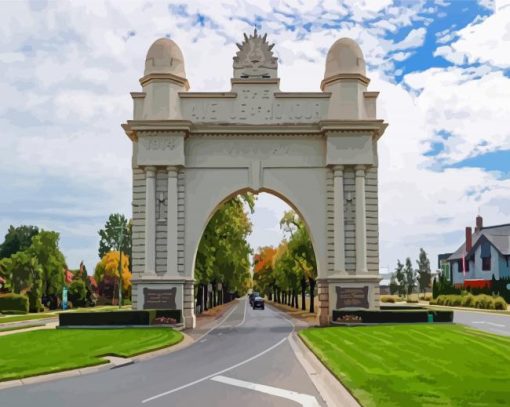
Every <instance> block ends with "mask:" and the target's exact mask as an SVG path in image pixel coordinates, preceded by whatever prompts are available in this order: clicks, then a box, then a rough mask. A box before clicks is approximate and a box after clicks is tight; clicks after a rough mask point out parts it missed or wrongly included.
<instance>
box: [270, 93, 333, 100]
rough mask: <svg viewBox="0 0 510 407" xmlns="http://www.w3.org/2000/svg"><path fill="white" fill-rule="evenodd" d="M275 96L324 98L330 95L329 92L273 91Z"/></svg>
mask: <svg viewBox="0 0 510 407" xmlns="http://www.w3.org/2000/svg"><path fill="white" fill-rule="evenodd" d="M273 95H274V97H275V98H299V99H302V98H325V99H328V98H330V97H331V92H274V93H273Z"/></svg>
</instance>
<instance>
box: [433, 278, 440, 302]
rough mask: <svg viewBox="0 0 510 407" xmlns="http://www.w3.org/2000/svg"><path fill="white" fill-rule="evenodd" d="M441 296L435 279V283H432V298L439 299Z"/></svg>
mask: <svg viewBox="0 0 510 407" xmlns="http://www.w3.org/2000/svg"><path fill="white" fill-rule="evenodd" d="M438 295H439V290H438V286H437V279H436V278H434V281H433V282H432V298H437V296H438Z"/></svg>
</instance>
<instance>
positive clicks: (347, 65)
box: [324, 38, 366, 79]
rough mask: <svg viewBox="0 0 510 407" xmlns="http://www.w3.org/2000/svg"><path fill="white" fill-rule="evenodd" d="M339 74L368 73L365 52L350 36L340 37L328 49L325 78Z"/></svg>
mask: <svg viewBox="0 0 510 407" xmlns="http://www.w3.org/2000/svg"><path fill="white" fill-rule="evenodd" d="M338 74H360V75H363V76H365V75H366V70H365V59H364V58H363V52H361V48H360V47H359V45H358V44H357V42H356V41H354V40H352V39H350V38H340V39H339V40H337V41H335V43H334V44H333V45H332V46H331V48H330V49H329V51H328V55H327V57H326V71H325V73H324V79H327V78H331V77H332V76H335V75H338Z"/></svg>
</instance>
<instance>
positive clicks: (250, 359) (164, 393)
mask: <svg viewBox="0 0 510 407" xmlns="http://www.w3.org/2000/svg"><path fill="white" fill-rule="evenodd" d="M291 334H292V332H291ZM287 339H288V336H286V337H285V338H283V339H281V340H280V341H278V342H277V343H275V344H274V345H272V346H270V347H269V348H267V349H265V350H263V351H262V352H260V353H257V354H256V355H254V356H252V357H250V358H248V359H245V360H243V361H242V362H239V363H236V364H235V365H233V366H230V367H227V368H226V369H223V370H220V371H218V372H214V373H211V374H210V375H207V376H205V377H202V378H201V379H197V380H195V381H192V382H190V383H187V384H184V385H182V386H179V387H176V388H175V389H172V390H168V391H165V392H163V393H159V394H156V395H154V396H152V397H149V398H146V399H145V400H142V404H145V403H148V402H149V401H152V400H156V399H159V398H161V397H163V396H168V395H169V394H172V393H175V392H178V391H179V390H183V389H186V388H187V387H191V386H194V385H195V384H198V383H201V382H203V381H205V380H208V379H210V378H211V377H214V376H218V375H221V374H223V373H225V372H228V371H230V370H233V369H235V368H237V367H239V366H242V365H245V364H246V363H249V362H251V361H252V360H255V359H257V358H259V357H261V356H263V355H265V354H266V353H268V352H271V351H272V350H273V349H275V348H277V347H278V346H280V345H281V344H282V343H284V342H285V341H286V340H287Z"/></svg>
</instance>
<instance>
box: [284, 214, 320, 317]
mask: <svg viewBox="0 0 510 407" xmlns="http://www.w3.org/2000/svg"><path fill="white" fill-rule="evenodd" d="M280 228H281V229H282V230H283V231H284V232H285V233H286V234H288V235H290V236H289V241H288V250H289V253H290V256H291V257H292V258H293V259H294V261H295V264H296V267H297V269H296V272H297V273H298V279H299V281H300V285H301V308H302V310H305V292H306V283H308V285H309V287H310V312H314V311H315V309H314V302H315V300H314V294H315V280H316V278H317V262H316V260H315V252H314V250H313V245H312V240H311V239H310V235H309V234H308V230H307V229H306V225H305V223H304V222H303V219H301V218H300V217H299V216H298V215H297V214H296V213H295V212H294V211H292V210H291V211H287V212H285V213H284V214H283V217H282V219H281V220H280ZM296 302H297V299H296Z"/></svg>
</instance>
